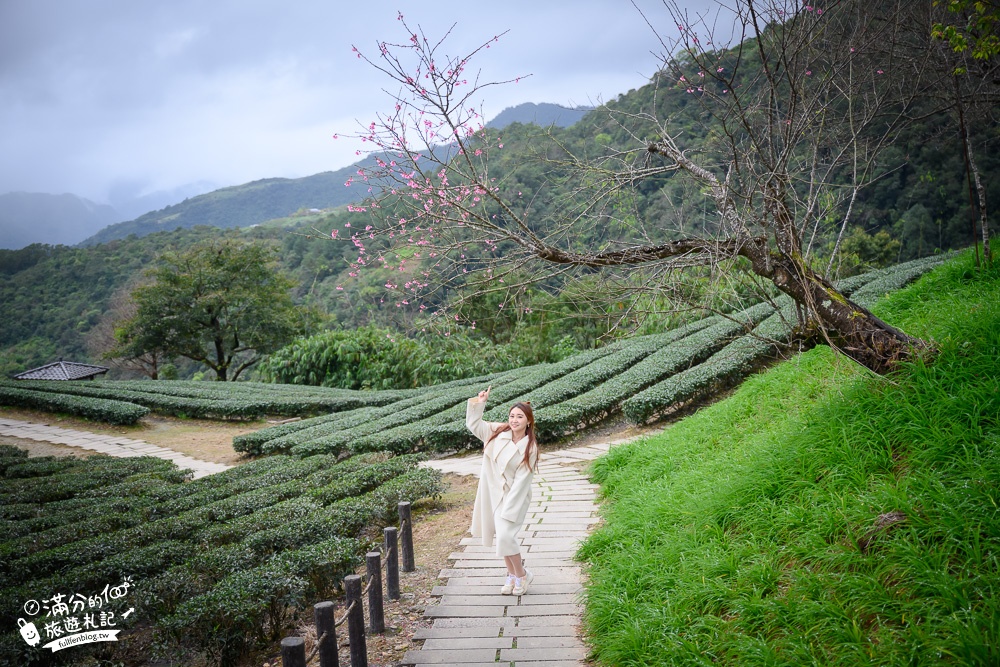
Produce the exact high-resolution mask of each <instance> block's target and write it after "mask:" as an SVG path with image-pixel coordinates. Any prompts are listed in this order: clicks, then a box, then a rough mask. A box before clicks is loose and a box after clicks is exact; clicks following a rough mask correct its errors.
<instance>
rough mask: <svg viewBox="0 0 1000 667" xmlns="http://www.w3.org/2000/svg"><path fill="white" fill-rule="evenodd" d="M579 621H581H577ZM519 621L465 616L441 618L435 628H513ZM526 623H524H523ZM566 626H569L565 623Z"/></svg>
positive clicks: (508, 618)
mask: <svg viewBox="0 0 1000 667" xmlns="http://www.w3.org/2000/svg"><path fill="white" fill-rule="evenodd" d="M577 620H579V619H577ZM516 622H517V619H515V618H510V617H506V616H505V617H502V618H484V617H480V616H464V617H456V618H439V619H437V620H436V621H434V627H435V628H438V629H453V628H495V627H502V628H513V627H514V624H515V623H516ZM523 622H524V621H522V623H523ZM564 625H568V624H567V623H564Z"/></svg>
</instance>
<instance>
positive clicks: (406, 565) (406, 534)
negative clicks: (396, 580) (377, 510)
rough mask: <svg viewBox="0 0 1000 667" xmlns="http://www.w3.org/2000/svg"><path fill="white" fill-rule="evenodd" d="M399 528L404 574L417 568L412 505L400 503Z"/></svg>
mask: <svg viewBox="0 0 1000 667" xmlns="http://www.w3.org/2000/svg"><path fill="white" fill-rule="evenodd" d="M398 507H399V527H400V530H401V531H402V532H401V533H400V535H399V541H400V542H401V544H400V545H399V546H400V547H401V548H402V551H403V553H402V559H403V572H413V571H414V570H416V569H417V568H416V566H415V565H414V564H413V526H412V525H411V524H410V503H408V502H401V503H399V506H398Z"/></svg>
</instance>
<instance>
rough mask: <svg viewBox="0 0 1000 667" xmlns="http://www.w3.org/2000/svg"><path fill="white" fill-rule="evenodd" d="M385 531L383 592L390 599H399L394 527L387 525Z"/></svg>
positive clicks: (397, 551) (396, 546) (397, 556)
mask: <svg viewBox="0 0 1000 667" xmlns="http://www.w3.org/2000/svg"><path fill="white" fill-rule="evenodd" d="M383 532H384V533H385V594H386V595H387V596H388V597H389V599H390V600H398V599H399V545H398V544H397V543H396V529H395V528H393V527H392V526H388V527H387V528H386V529H385V530H384V531H383Z"/></svg>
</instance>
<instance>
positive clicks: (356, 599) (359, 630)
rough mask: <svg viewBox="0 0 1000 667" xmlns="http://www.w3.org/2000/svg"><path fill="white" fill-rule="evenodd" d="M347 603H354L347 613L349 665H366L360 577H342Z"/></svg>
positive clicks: (366, 654)
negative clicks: (349, 649)
mask: <svg viewBox="0 0 1000 667" xmlns="http://www.w3.org/2000/svg"><path fill="white" fill-rule="evenodd" d="M344 590H345V591H346V592H347V605H348V606H350V605H351V604H353V605H354V608H353V609H351V611H350V613H349V614H348V615H347V636H348V638H349V640H350V642H351V667H368V647H367V646H366V645H365V609H364V607H363V606H362V603H361V577H360V576H359V575H357V574H349V575H347V576H346V577H344Z"/></svg>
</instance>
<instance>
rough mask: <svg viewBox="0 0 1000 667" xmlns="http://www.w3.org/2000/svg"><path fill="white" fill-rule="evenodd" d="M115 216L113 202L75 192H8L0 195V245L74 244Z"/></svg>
mask: <svg viewBox="0 0 1000 667" xmlns="http://www.w3.org/2000/svg"><path fill="white" fill-rule="evenodd" d="M116 220H117V212H116V211H115V209H114V208H112V207H111V206H108V205H107V204H95V203H94V202H92V201H90V200H89V199H84V198H83V197H78V196H76V195H72V194H61V195H51V194H43V193H38V192H9V193H7V194H4V195H0V248H2V249H5V250H17V249H18V248H23V247H25V246H28V245H31V244H32V243H48V244H50V245H59V244H62V245H73V244H76V243H79V242H80V241H83V240H84V239H86V238H87V237H89V236H91V235H92V234H94V233H96V232H97V231H99V230H101V229H103V228H104V227H107V226H108V225H109V224H112V223H114V222H116Z"/></svg>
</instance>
